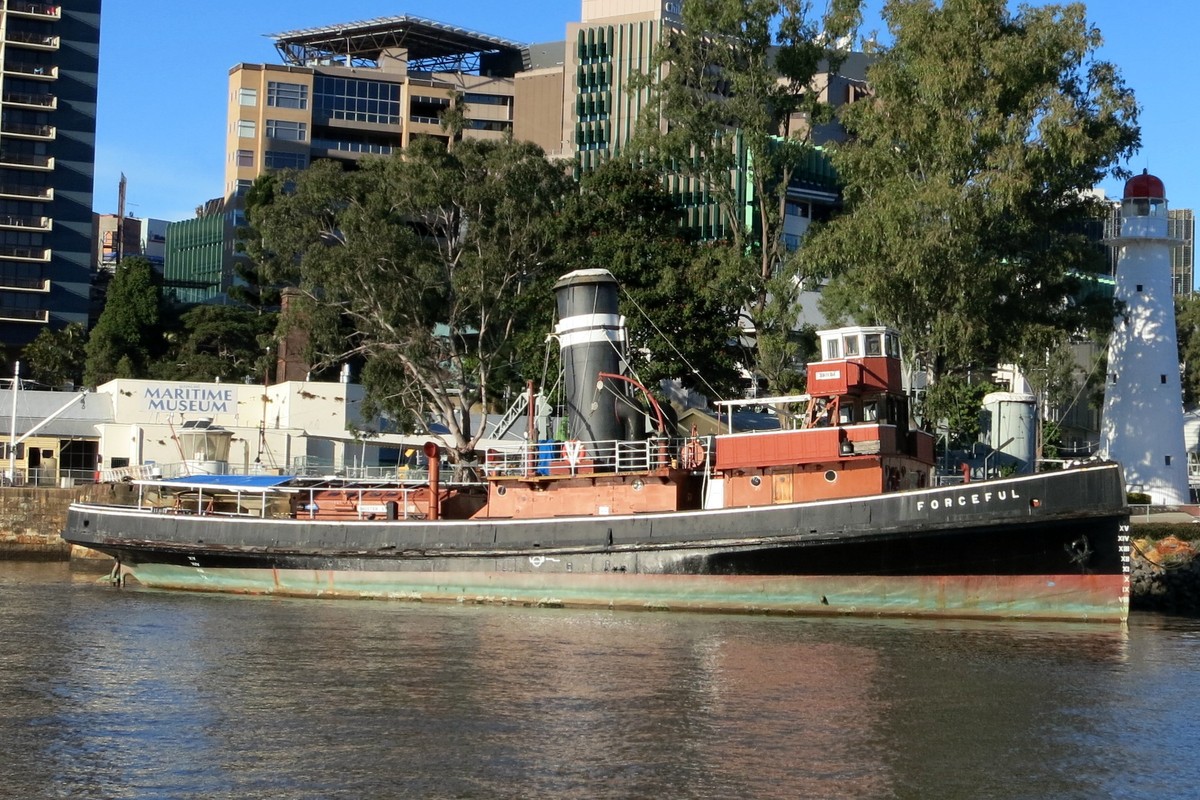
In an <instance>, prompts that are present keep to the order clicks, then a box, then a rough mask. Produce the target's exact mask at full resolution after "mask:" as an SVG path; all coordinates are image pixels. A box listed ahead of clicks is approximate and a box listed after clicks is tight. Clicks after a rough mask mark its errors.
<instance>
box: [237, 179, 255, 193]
mask: <svg viewBox="0 0 1200 800" xmlns="http://www.w3.org/2000/svg"><path fill="white" fill-rule="evenodd" d="M235 185H236V186H237V189H236V190H235V191H234V196H236V197H245V196H246V192H248V191H250V187H251V186H253V185H254V181H248V180H245V179H244V178H243V179H239V180H238V182H237V183H236V184H235Z"/></svg>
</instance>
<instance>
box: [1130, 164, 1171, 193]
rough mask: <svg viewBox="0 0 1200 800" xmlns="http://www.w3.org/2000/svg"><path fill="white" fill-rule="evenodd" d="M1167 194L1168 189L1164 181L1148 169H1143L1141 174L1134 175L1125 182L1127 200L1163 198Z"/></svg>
mask: <svg viewBox="0 0 1200 800" xmlns="http://www.w3.org/2000/svg"><path fill="white" fill-rule="evenodd" d="M1166 196H1167V190H1166V188H1164V187H1163V182H1162V181H1160V180H1159V179H1158V178H1156V177H1154V176H1153V175H1151V174H1150V173H1148V172H1147V171H1146V170H1142V174H1141V175H1134V176H1133V177H1132V178H1130V179H1129V180H1128V181H1126V182H1125V199H1126V200H1134V199H1137V200H1141V199H1147V200H1162V199H1164V198H1165V197H1166Z"/></svg>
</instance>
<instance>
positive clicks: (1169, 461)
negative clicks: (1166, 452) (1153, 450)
mask: <svg viewBox="0 0 1200 800" xmlns="http://www.w3.org/2000/svg"><path fill="white" fill-rule="evenodd" d="M1165 458H1166V460H1167V466H1168V467H1169V466H1171V457H1170V456H1165Z"/></svg>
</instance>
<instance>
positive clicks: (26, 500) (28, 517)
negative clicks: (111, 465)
mask: <svg viewBox="0 0 1200 800" xmlns="http://www.w3.org/2000/svg"><path fill="white" fill-rule="evenodd" d="M132 496H133V487H132V486H130V485H129V484H122V483H118V484H113V483H104V484H94V485H88V486H77V487H75V488H73V489H38V488H33V487H25V486H18V487H3V488H0V560H5V559H9V560H18V559H19V560H23V561H65V560H67V559H68V558H70V557H71V545H69V544H67V543H66V542H64V541H63V540H62V536H61V535H60V534H61V532H62V529H63V528H64V527H65V526H66V524H67V506H69V505H70V504H71V503H73V502H76V501H85V502H89V503H125V502H130V499H131V498H132Z"/></svg>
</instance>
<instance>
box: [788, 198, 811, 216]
mask: <svg viewBox="0 0 1200 800" xmlns="http://www.w3.org/2000/svg"><path fill="white" fill-rule="evenodd" d="M784 213H785V214H787V215H788V216H789V217H803V218H805V219H807V218H808V215H809V210H808V203H802V202H800V201H798V200H788V201H787V202H786V203H784Z"/></svg>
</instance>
